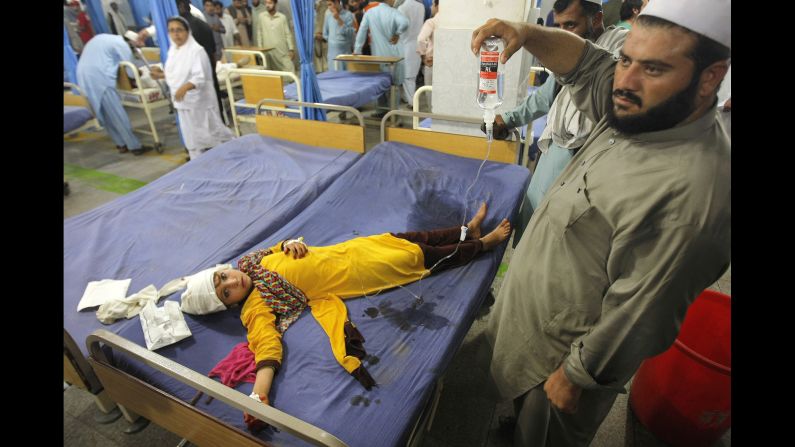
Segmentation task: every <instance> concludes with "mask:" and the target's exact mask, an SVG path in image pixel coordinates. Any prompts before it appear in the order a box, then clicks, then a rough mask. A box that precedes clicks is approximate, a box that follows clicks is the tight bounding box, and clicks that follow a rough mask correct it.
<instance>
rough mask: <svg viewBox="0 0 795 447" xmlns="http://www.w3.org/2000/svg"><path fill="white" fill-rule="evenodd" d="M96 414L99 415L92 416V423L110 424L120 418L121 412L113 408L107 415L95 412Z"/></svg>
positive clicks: (117, 408)
mask: <svg viewBox="0 0 795 447" xmlns="http://www.w3.org/2000/svg"><path fill="white" fill-rule="evenodd" d="M97 413H99V414H98V415H97V416H94V422H96V423H97V424H110V423H111V422H115V421H116V420H117V419H119V418H120V417H121V410H119V407H113V410H111V411H110V412H109V413H102V412H99V411H97Z"/></svg>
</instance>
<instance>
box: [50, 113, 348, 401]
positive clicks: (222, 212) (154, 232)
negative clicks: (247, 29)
mask: <svg viewBox="0 0 795 447" xmlns="http://www.w3.org/2000/svg"><path fill="white" fill-rule="evenodd" d="M342 109H347V108H342ZM349 111H350V112H351V113H354V114H356V113H358V111H356V110H353V109H350V110H349ZM268 118H269V117H267V116H263V120H262V121H263V123H266V122H267V120H268ZM294 121H295V120H294ZM324 125H325V127H324V129H325V132H328V133H329V134H330V135H332V136H335V144H323V143H324V142H323V141H320V142H318V144H315V145H313V146H309V145H306V144H302V143H301V142H300V140H299V141H298V142H295V141H288V140H284V139H277V138H271V137H269V136H267V135H266V132H263V134H259V135H246V136H245V137H241V138H236V139H233V140H231V141H229V142H227V143H224V144H222V145H219V146H217V147H215V148H213V149H212V150H210V151H208V152H206V153H205V154H203V155H202V156H201V157H199V158H197V159H196V160H193V161H191V162H190V163H187V164H185V165H183V166H180V167H179V168H177V169H175V170H174V171H172V172H170V173H168V174H166V175H164V176H163V177H161V178H159V179H157V180H155V181H153V182H152V183H149V184H148V185H146V186H144V187H142V188H140V189H138V190H136V191H134V192H132V193H130V194H127V195H125V196H122V197H120V198H118V199H116V200H113V201H112V202H109V203H107V204H105V205H102V206H100V207H99V208H96V209H94V210H92V211H89V212H86V213H83V214H80V215H78V216H75V217H71V218H69V219H65V220H64V380H65V381H66V382H69V383H71V384H74V385H76V386H78V387H80V388H83V389H86V390H88V391H90V392H91V393H92V394H94V395H95V397H96V402H97V404H98V406H99V407H100V409H101V410H102V411H104V412H108V411H111V410H112V409H113V406H114V404H113V402H112V401H111V400H110V399H108V398H107V396H106V394H104V393H102V390H103V387H102V385H101V384H100V383H99V381H98V380H97V379H96V376H95V374H94V372H93V370H92V368H90V366H89V365H88V363H87V362H86V359H85V357H86V356H87V354H88V351H87V350H86V348H85V344H84V342H85V339H86V337H87V336H88V335H89V334H90V333H91V332H92V331H93V330H95V329H97V328H100V327H106V328H107V329H108V330H110V331H112V332H116V331H118V330H119V329H121V328H122V327H124V326H127V325H133V326H136V327H138V328H140V321H139V319H138V317H135V318H133V319H131V320H122V321H117V322H115V323H113V324H111V325H109V326H103V325H102V324H101V323H100V322H99V321H98V320H97V318H96V316H95V312H94V311H95V310H96V309H95V308H92V309H90V310H84V311H82V312H77V311H76V308H77V304H78V302H79V301H80V298H81V297H82V294H83V291H84V289H85V288H86V286H87V284H88V282H89V281H96V280H101V279H106V278H107V279H125V278H131V280H132V281H131V283H130V286H129V289H128V295H132V294H133V293H135V292H138V291H139V290H141V289H142V288H144V287H146V286H147V285H149V284H154V285H155V287H158V288H159V287H162V286H163V285H164V284H165V282H166V281H169V280H171V279H174V278H177V277H179V276H180V275H185V274H189V273H193V272H194V271H197V270H199V269H200V268H202V267H203V266H205V265H206V264H212V263H216V262H222V261H225V260H227V259H229V258H231V257H232V256H235V255H237V254H238V253H240V252H241V251H243V250H245V249H246V248H248V247H250V246H251V245H252V244H254V243H256V242H258V241H260V240H262V239H263V238H265V237H267V236H268V235H270V234H271V233H273V232H274V231H276V230H277V229H278V228H280V227H281V226H283V225H285V224H286V223H287V222H289V221H290V220H291V219H292V217H293V216H294V215H295V214H297V213H298V212H300V211H301V209H302V208H304V207H306V206H307V205H308V204H309V203H310V202H312V200H314V199H315V198H316V197H317V196H318V195H319V194H320V193H321V192H322V191H323V190H325V189H326V188H327V187H328V186H329V185H330V184H331V182H332V181H334V180H335V179H336V178H337V176H339V175H340V174H341V173H342V172H344V171H345V170H346V169H348V168H349V167H350V166H351V165H352V164H353V162H354V161H355V160H356V159H357V158H358V157H359V155H360V154H361V153H363V152H364V126H363V123H361V122H360V124H359V125H358V126H356V125H350V124H334V125H332V124H330V123H324ZM265 127H267V126H265ZM337 135H344V138H342V137H336V136H337ZM332 148H333V149H332Z"/></svg>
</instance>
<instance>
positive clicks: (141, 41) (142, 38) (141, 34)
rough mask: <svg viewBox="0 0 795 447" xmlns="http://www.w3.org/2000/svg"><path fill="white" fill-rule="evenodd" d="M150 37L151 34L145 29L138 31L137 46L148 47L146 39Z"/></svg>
mask: <svg viewBox="0 0 795 447" xmlns="http://www.w3.org/2000/svg"><path fill="white" fill-rule="evenodd" d="M148 37H149V32H148V31H147V30H146V29H145V28H144V29H142V30H141V31H138V40H136V41H135V43H136V46H138V47H142V46H144V45H146V39H147V38H148Z"/></svg>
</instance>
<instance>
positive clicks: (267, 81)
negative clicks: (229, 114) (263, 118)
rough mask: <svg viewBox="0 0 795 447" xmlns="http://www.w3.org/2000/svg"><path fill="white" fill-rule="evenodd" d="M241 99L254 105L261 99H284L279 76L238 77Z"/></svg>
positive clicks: (282, 86)
mask: <svg viewBox="0 0 795 447" xmlns="http://www.w3.org/2000/svg"><path fill="white" fill-rule="evenodd" d="M240 81H241V82H242V83H243V98H245V100H246V103H247V104H256V103H258V102H259V100H260V99H262V98H273V99H284V82H282V77H281V76H252V75H244V74H241V75H240Z"/></svg>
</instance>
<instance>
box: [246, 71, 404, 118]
mask: <svg viewBox="0 0 795 447" xmlns="http://www.w3.org/2000/svg"><path fill="white" fill-rule="evenodd" d="M317 83H318V85H319V86H320V97H321V98H322V100H321V101H318V102H322V103H325V104H335V105H338V106H351V107H361V106H363V105H365V104H367V103H370V102H373V101H375V100H377V99H378V97H379V96H381V95H383V94H384V93H385V92H386V91H387V90H389V87H390V86H391V85H392V75H390V74H389V73H352V72H349V71H326V72H323V73H320V74H319V75H317ZM284 98H285V99H291V100H297V99H298V93H296V85H295V83H291V84H289V85H287V86H285V87H284ZM237 103H238V104H245V101H244V100H241V101H238V102H237ZM236 111H237V113H238V114H240V115H253V114H254V109H253V108H248V107H237V108H236Z"/></svg>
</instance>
